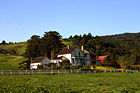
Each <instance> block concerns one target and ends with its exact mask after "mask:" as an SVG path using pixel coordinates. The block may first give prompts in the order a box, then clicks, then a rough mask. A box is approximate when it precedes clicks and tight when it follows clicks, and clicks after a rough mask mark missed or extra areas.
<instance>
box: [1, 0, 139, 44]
mask: <svg viewBox="0 0 140 93" xmlns="http://www.w3.org/2000/svg"><path fill="white" fill-rule="evenodd" d="M54 30H55V31H58V32H59V33H60V34H61V35H62V37H63V38H66V37H69V36H70V35H75V34H77V35H80V34H81V35H83V34H84V33H85V34H87V33H89V32H90V33H91V34H92V35H93V36H95V35H98V36H102V35H111V34H119V33H125V32H140V0H0V42H1V41H2V40H6V41H7V42H9V41H12V42H22V41H26V40H28V39H29V38H30V37H31V36H32V35H40V36H43V34H44V32H45V31H54Z"/></svg>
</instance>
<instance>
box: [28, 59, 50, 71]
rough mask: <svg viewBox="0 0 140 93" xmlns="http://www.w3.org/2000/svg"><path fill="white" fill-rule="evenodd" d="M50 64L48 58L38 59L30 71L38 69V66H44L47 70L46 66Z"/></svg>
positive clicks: (33, 62) (31, 65)
mask: <svg viewBox="0 0 140 93" xmlns="http://www.w3.org/2000/svg"><path fill="white" fill-rule="evenodd" d="M48 63H50V60H49V58H48V57H37V58H35V59H34V60H33V61H32V62H31V64H30V69H37V66H38V65H43V66H44V68H47V66H46V65H47V64H48Z"/></svg>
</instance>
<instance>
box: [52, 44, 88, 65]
mask: <svg viewBox="0 0 140 93" xmlns="http://www.w3.org/2000/svg"><path fill="white" fill-rule="evenodd" d="M63 60H69V62H70V63H71V64H72V65H88V64H89V63H90V54H89V52H88V51H87V50H84V47H83V46H81V49H80V48H79V47H77V46H73V47H70V46H68V47H67V48H63V49H62V50H61V51H60V52H59V53H58V54H57V58H56V59H54V60H51V63H58V62H62V61H63Z"/></svg>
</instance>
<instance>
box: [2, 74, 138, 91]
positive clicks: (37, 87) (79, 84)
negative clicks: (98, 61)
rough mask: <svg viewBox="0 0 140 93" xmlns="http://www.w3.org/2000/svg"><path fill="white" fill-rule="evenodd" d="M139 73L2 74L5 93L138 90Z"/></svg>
mask: <svg viewBox="0 0 140 93" xmlns="http://www.w3.org/2000/svg"><path fill="white" fill-rule="evenodd" d="M139 77H140V73H138V72H135V73H90V74H89V73H87V74H61V75H13V76H8V75H5V76H4V75H3V76H0V92H5V93H8V92H10V93H19V92H20V93H25V92H26V93H30V92H32V93H38V92H39V93H134V92H135V93H140V78H139Z"/></svg>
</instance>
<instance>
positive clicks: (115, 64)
mask: <svg viewBox="0 0 140 93" xmlns="http://www.w3.org/2000/svg"><path fill="white" fill-rule="evenodd" d="M101 66H109V67H115V68H121V67H120V65H119V64H117V63H101Z"/></svg>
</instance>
